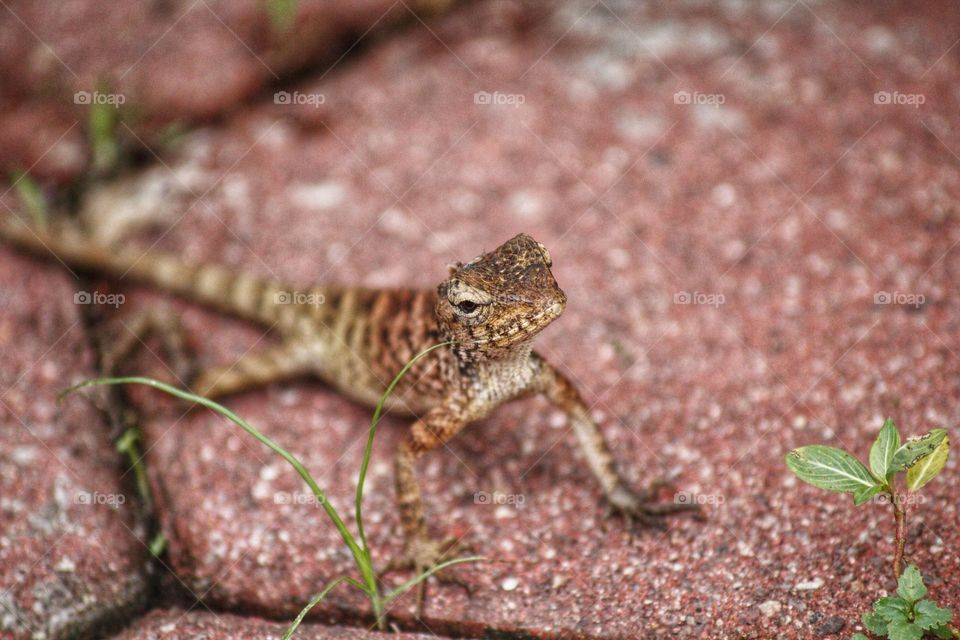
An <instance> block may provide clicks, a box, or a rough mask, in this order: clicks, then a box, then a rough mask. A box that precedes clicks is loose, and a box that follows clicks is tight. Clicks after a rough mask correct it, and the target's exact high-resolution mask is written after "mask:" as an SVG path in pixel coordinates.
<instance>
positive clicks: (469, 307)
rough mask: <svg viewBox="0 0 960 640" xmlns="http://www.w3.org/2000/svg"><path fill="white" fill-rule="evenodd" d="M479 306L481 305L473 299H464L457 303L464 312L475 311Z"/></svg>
mask: <svg viewBox="0 0 960 640" xmlns="http://www.w3.org/2000/svg"><path fill="white" fill-rule="evenodd" d="M479 307H480V305H479V304H477V303H476V302H474V301H473V300H464V301H462V302H458V303H457V309H459V310H460V311H462V312H463V313H473V312H474V311H476V310H477V309H478V308H479Z"/></svg>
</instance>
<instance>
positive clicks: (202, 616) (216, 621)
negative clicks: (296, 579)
mask: <svg viewBox="0 0 960 640" xmlns="http://www.w3.org/2000/svg"><path fill="white" fill-rule="evenodd" d="M284 631H286V625H283V624H279V623H276V622H270V621H267V620H262V619H260V618H254V617H249V616H238V615H234V614H230V613H213V612H210V611H184V610H182V609H156V610H154V611H151V612H150V613H149V614H147V615H146V616H144V617H143V618H141V619H140V620H138V621H137V622H136V623H135V624H133V625H131V626H130V628H129V629H127V630H126V631H124V632H123V633H121V634H119V635H117V636H114V640H180V639H181V638H203V640H218V639H221V638H222V639H224V640H246V639H247V638H249V639H250V640H279V639H280V638H281V637H282V636H283V633H284ZM295 637H296V638H299V639H301V640H370V639H371V638H382V637H383V635H382V634H379V633H374V632H370V631H364V630H363V629H356V628H348V627H328V626H321V625H313V624H304V625H301V626H300V627H299V628H298V629H297V635H296V636H295ZM390 637H392V638H396V639H397V640H426V639H427V638H437V639H438V640H443V639H442V638H440V637H439V636H436V635H420V634H410V633H400V634H395V635H392V636H390Z"/></svg>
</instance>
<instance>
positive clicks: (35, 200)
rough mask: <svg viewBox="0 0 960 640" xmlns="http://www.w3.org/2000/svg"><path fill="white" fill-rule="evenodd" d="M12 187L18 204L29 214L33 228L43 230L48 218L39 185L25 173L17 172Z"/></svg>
mask: <svg viewBox="0 0 960 640" xmlns="http://www.w3.org/2000/svg"><path fill="white" fill-rule="evenodd" d="M13 187H14V189H16V192H17V196H18V197H19V198H20V202H21V203H22V204H23V206H24V208H26V210H27V213H29V214H30V218H31V219H32V220H33V224H34V226H36V227H37V228H38V229H45V228H46V226H47V218H48V216H47V203H46V201H45V200H44V199H43V192H42V191H41V190H40V185H38V184H37V183H36V182H35V181H34V179H33V177H32V176H31V175H30V174H29V173H27V172H26V171H18V172H16V173H15V174H14V175H13Z"/></svg>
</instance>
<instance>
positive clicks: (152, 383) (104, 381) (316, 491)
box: [59, 376, 376, 595]
mask: <svg viewBox="0 0 960 640" xmlns="http://www.w3.org/2000/svg"><path fill="white" fill-rule="evenodd" d="M118 384H142V385H145V386H148V387H153V388H154V389H158V390H160V391H163V392H164V393H167V394H169V395H171V396H174V397H176V398H180V399H181V400H187V401H189V402H195V403H196V404H199V405H201V406H203V407H206V408H208V409H211V410H212V411H215V412H216V413H219V414H220V415H222V416H224V417H225V418H227V419H228V420H230V421H231V422H233V423H234V424H236V425H237V426H238V427H240V428H241V429H243V430H244V431H246V432H247V433H249V434H250V435H251V436H253V437H254V438H256V439H257V440H259V441H260V442H261V443H263V444H264V445H266V446H267V447H268V448H269V449H270V450H272V451H273V452H274V453H276V454H277V455H279V456H280V457H281V458H283V459H284V460H286V461H287V462H288V463H289V464H290V466H292V467H293V468H294V470H295V471H296V472H297V473H298V474H299V475H300V477H301V478H303V481H304V482H306V483H307V486H309V487H310V490H311V491H312V492H313V495H314V496H316V498H317V500H319V501H320V505H321V506H322V507H323V509H324V511H326V512H327V516H329V517H330V520H331V521H332V522H333V524H334V526H335V527H336V528H337V531H339V532H340V537H341V538H343V542H344V543H345V544H346V545H347V547H348V548H349V549H350V552H351V553H352V554H353V557H354V560H355V561H356V563H357V567H358V568H359V569H360V572H361V574H363V576H364V579H365V581H366V582H367V584H372V585H374V586H375V585H376V578H375V577H374V576H373V572H372V568H371V567H370V565H369V562H367V561H366V555H365V553H364V551H363V550H362V549H361V548H360V546H359V545H358V544H357V541H356V540H355V539H354V538H353V535H352V534H351V533H350V531H349V530H348V529H347V526H346V525H345V524H344V523H343V519H341V518H340V514H338V513H337V510H336V509H334V508H333V505H331V504H330V501H329V500H327V496H326V494H324V492H323V491H322V490H321V489H320V486H319V485H318V484H317V483H316V481H315V480H314V479H313V476H311V475H310V473H309V472H308V471H307V469H306V467H304V466H303V464H302V463H301V462H300V461H299V460H298V459H297V458H295V457H294V456H293V455H292V454H291V453H290V452H288V451H287V450H286V449H284V448H283V447H281V446H280V445H278V444H277V443H276V442H274V441H273V440H271V439H270V438H268V437H267V436H265V435H263V434H262V433H260V432H259V431H258V430H257V429H256V428H254V427H253V426H252V425H251V424H249V423H248V422H247V421H246V420H244V419H243V418H241V417H240V416H238V415H237V414H235V413H234V412H233V411H231V410H230V409H228V408H226V407H225V406H223V405H221V404H219V403H217V402H214V401H213V400H210V399H208V398H204V397H203V396H198V395H196V394H193V393H190V392H189V391H182V390H180V389H177V388H176V387H172V386H170V385H168V384H165V383H163V382H160V381H159V380H153V379H152V378H144V377H141V376H129V377H120V378H96V379H94V380H86V381H84V382H81V383H80V384H76V385H74V386H72V387H70V388H69V389H67V390H65V391H63V392H62V393H61V394H60V396H59V398H63V397H64V396H65V395H67V394H69V393H73V392H74V391H77V390H78V389H82V388H83V387H89V386H93V385H118ZM364 591H365V592H366V591H367V589H366V588H364ZM368 595H371V594H368Z"/></svg>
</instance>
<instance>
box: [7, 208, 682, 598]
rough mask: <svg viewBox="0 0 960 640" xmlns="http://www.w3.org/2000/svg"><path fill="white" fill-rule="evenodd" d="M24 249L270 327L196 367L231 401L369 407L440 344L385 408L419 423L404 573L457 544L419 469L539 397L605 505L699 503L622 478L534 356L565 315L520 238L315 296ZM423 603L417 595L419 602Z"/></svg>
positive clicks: (77, 252) (22, 237)
mask: <svg viewBox="0 0 960 640" xmlns="http://www.w3.org/2000/svg"><path fill="white" fill-rule="evenodd" d="M0 237H2V238H5V239H6V240H7V241H8V242H10V243H12V244H13V245H15V246H18V247H21V248H25V249H28V250H32V251H34V252H37V253H40V254H44V253H46V254H51V253H52V254H53V255H54V256H55V257H56V258H58V259H59V260H61V261H62V262H64V263H66V264H68V265H71V266H73V267H75V268H80V269H86V270H91V271H96V272H100V273H105V274H107V275H112V276H114V277H117V278H126V277H130V278H131V279H133V280H137V281H140V282H144V283H147V284H150V285H153V286H154V287H156V288H158V289H161V290H164V291H170V292H173V293H176V294H178V295H181V296H183V297H185V298H188V299H191V300H194V301H198V302H202V303H205V304H208V305H211V306H213V307H216V308H218V309H220V310H222V311H225V312H228V313H231V314H233V315H237V316H240V317H243V318H246V319H249V320H253V321H256V322H259V323H261V324H264V325H266V326H271V327H273V329H274V331H275V332H276V333H277V334H278V335H279V336H280V338H281V340H280V342H279V344H277V345H276V346H272V347H268V348H265V349H263V350H261V351H258V352H254V353H251V354H250V355H247V356H244V357H243V359H241V360H240V361H239V362H238V363H236V364H234V365H232V366H230V367H223V368H218V369H213V370H208V371H204V372H201V373H200V375H199V376H198V377H197V379H196V381H195V384H194V385H193V387H194V389H195V391H196V392H198V393H201V394H203V395H206V396H208V397H217V396H223V395H226V394H231V393H235V392H237V391H240V390H243V389H248V388H251V387H255V386H258V385H263V384H267V383H270V382H273V381H276V380H280V379H284V378H290V377H294V376H298V375H304V374H314V375H316V376H318V377H320V378H321V379H322V380H324V381H326V382H327V383H329V384H330V385H332V386H333V387H335V388H337V389H338V390H339V391H341V392H342V393H344V394H345V395H347V396H349V397H351V398H354V399H356V400H359V401H361V402H364V403H367V404H370V405H373V404H375V403H376V402H377V400H378V399H379V398H380V396H381V395H382V393H383V391H384V388H385V386H386V384H387V383H388V382H389V381H390V380H391V379H393V377H394V376H395V375H396V373H397V371H399V370H400V368H401V367H402V366H403V365H404V364H405V363H406V362H407V361H409V360H410V359H411V358H412V357H413V356H414V355H416V354H417V353H419V352H420V351H422V350H424V349H426V348H428V347H430V346H432V345H434V344H437V343H438V342H443V341H453V343H454V344H453V345H452V346H450V347H446V348H443V349H438V350H435V351H434V352H432V353H431V354H430V355H429V356H427V357H426V358H424V359H423V360H421V361H420V362H418V363H417V364H416V365H415V366H414V367H413V369H412V370H411V371H410V372H409V373H408V375H407V376H406V377H405V378H404V379H403V380H401V382H400V384H399V385H398V386H397V388H396V389H395V392H394V395H393V396H392V397H391V400H390V403H389V405H388V406H391V407H392V408H395V409H399V410H405V411H407V412H409V413H412V414H413V415H415V416H419V417H417V418H416V419H415V420H414V422H413V424H412V425H411V427H410V430H409V432H408V434H407V436H406V438H405V439H404V440H403V441H402V443H401V444H400V446H399V448H398V450H397V452H396V458H395V482H396V501H397V509H398V512H399V515H400V522H401V525H402V527H403V532H404V535H405V539H406V553H405V558H404V560H405V562H404V564H405V565H406V566H412V567H413V568H414V569H415V570H417V571H423V570H425V569H428V568H430V567H432V566H435V565H436V564H437V562H438V561H439V560H440V559H441V557H442V556H443V555H444V554H445V553H446V552H448V551H449V546H450V545H449V544H447V543H446V542H441V541H437V540H434V539H432V538H430V536H429V534H428V528H427V523H426V519H425V516H424V509H423V500H422V498H421V495H420V488H419V485H418V483H417V477H416V461H417V459H418V458H419V457H420V456H422V455H423V454H424V453H426V452H428V451H430V450H432V449H435V448H437V447H438V446H440V445H442V444H443V443H445V442H447V441H448V440H450V439H451V438H453V437H454V436H455V435H456V434H457V433H459V432H460V431H461V430H462V429H463V428H464V427H465V426H467V425H468V424H470V423H471V422H474V421H476V420H479V419H481V418H484V417H485V416H487V415H489V414H490V413H491V412H492V411H493V410H494V409H496V408H497V407H498V406H500V405H501V404H503V403H505V402H508V401H510V400H514V399H516V398H521V397H526V396H529V395H533V394H537V393H539V394H542V395H544V396H545V397H546V398H547V399H548V400H549V401H550V402H551V403H553V404H554V405H556V406H557V407H559V408H560V409H561V410H562V411H563V412H564V413H565V414H566V415H567V418H568V420H569V421H570V423H571V425H572V427H573V430H574V433H575V434H576V437H577V442H578V443H579V445H580V447H581V449H582V451H583V454H584V457H585V459H586V461H587V464H588V465H589V467H590V470H591V471H592V472H593V475H594V476H595V477H596V478H597V481H598V482H599V484H600V487H601V488H602V489H603V491H604V493H605V494H606V497H607V500H608V502H609V504H610V506H611V507H612V508H613V509H614V510H617V511H620V512H622V513H624V514H625V515H627V516H628V517H635V518H637V519H639V520H640V521H641V522H644V523H647V524H658V523H660V519H661V518H662V517H664V516H665V515H667V514H670V513H675V512H678V511H689V510H693V509H694V507H691V506H690V505H686V504H684V505H674V504H652V503H649V502H648V500H649V498H650V497H651V495H650V494H651V493H652V492H642V493H635V492H634V491H633V490H632V489H631V488H630V487H629V486H628V485H627V483H626V482H624V480H623V478H622V477H621V475H620V474H619V473H618V472H617V469H616V466H615V464H614V459H613V455H612V454H611V452H610V448H609V446H608V445H607V443H606V441H605V440H604V438H603V435H602V433H601V431H600V430H599V428H598V427H597V425H596V424H595V423H594V421H593V419H592V418H591V417H590V412H589V407H588V406H587V404H586V403H585V402H584V400H583V398H582V397H581V396H580V394H579V392H578V391H577V390H576V388H575V387H574V385H573V384H572V383H571V382H570V380H568V379H567V378H566V377H564V376H563V374H561V373H560V372H559V371H557V369H556V368H554V367H553V366H551V365H550V364H549V363H547V361H546V360H545V359H544V358H543V357H542V356H540V355H539V354H538V353H536V352H535V351H534V350H533V338H534V337H535V336H536V335H537V334H538V333H539V332H540V331H541V330H543V329H544V327H546V326H547V325H549V324H550V323H551V322H553V321H554V320H555V319H556V318H557V317H559V316H560V314H561V313H562V312H563V309H564V306H565V305H566V296H565V295H564V293H563V291H561V290H560V288H559V287H558V286H557V282H556V280H555V279H554V277H553V274H552V273H551V271H550V267H551V259H550V255H549V254H548V253H547V250H546V248H544V246H543V245H542V244H540V243H539V242H537V241H536V240H534V239H533V238H531V237H530V236H527V235H523V234H521V235H518V236H516V237H514V238H512V239H511V240H508V241H507V242H506V243H504V244H503V245H501V246H500V247H498V248H497V249H496V250H494V251H492V252H490V253H486V254H483V255H481V256H480V257H478V258H476V259H474V260H472V261H470V262H468V263H466V264H458V265H456V266H455V267H453V268H451V270H450V275H449V277H448V278H447V279H446V280H444V281H443V282H442V283H441V284H440V285H439V287H437V289H436V290H414V289H362V288H352V287H312V288H308V289H298V288H296V287H291V286H288V285H285V284H282V283H279V282H274V281H270V280H264V279H258V278H255V277H253V276H250V275H249V274H245V273H243V272H239V271H237V270H234V269H230V268H227V267H223V266H217V265H189V264H187V263H185V262H183V261H182V260H180V259H179V258H177V257H174V256H170V255H163V254H155V253H148V254H142V253H140V252H139V251H136V250H133V249H130V248H121V249H119V250H111V249H108V248H106V247H102V246H97V245H94V244H91V243H90V242H89V241H87V240H85V239H84V238H83V237H82V236H81V235H80V234H78V233H76V232H75V231H71V230H69V229H64V230H61V231H58V232H45V231H40V230H37V229H29V228H27V227H25V226H22V225H15V224H9V225H0ZM418 596H419V597H418V609H419V608H420V607H421V606H422V601H423V600H422V597H423V592H422V590H421V591H420V593H419V594H418Z"/></svg>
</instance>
